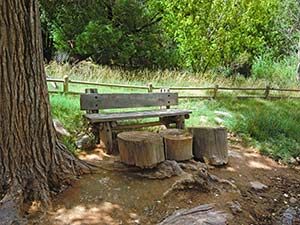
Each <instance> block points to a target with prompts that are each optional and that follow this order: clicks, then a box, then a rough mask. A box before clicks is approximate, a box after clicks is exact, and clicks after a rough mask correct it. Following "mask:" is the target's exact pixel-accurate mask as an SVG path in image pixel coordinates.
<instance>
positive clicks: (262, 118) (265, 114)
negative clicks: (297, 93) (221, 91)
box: [215, 99, 300, 160]
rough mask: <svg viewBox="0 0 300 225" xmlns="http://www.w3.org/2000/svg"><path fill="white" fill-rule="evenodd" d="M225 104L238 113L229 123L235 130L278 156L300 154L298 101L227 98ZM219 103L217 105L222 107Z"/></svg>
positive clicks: (221, 102) (268, 152) (263, 149)
mask: <svg viewBox="0 0 300 225" xmlns="http://www.w3.org/2000/svg"><path fill="white" fill-rule="evenodd" d="M220 105H221V107H222V106H223V107H226V108H227V110H229V111H231V112H233V113H234V115H235V117H234V120H232V121H230V122H229V123H227V125H228V126H229V127H230V129H231V130H232V131H234V132H235V133H238V134H240V135H241V136H242V137H244V139H245V140H247V141H248V142H250V143H252V144H255V145H257V146H258V147H259V148H260V150H261V151H262V152H263V153H265V154H267V155H270V156H272V157H273V158H275V159H284V160H288V159H289V158H290V157H291V156H293V157H297V156H299V155H300V144H299V143H300V136H299V132H298V131H299V129H300V124H299V123H298V121H299V119H300V114H299V113H298V112H299V110H300V103H299V102H298V101H292V100H287V101H275V102H270V101H264V100H245V101H239V100H234V99H232V100H224V101H220ZM220 105H219V106H215V107H220Z"/></svg>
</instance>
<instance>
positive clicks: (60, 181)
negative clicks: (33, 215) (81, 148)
mask: <svg viewBox="0 0 300 225" xmlns="http://www.w3.org/2000/svg"><path fill="white" fill-rule="evenodd" d="M43 169H44V168H42V167H40V165H39V164H38V163H37V164H36V165H33V167H32V168H28V170H27V171H22V173H21V171H19V173H17V174H13V173H12V175H13V176H11V177H9V179H8V180H5V179H1V180H0V187H1V188H0V190H1V193H2V196H1V195H0V196H1V197H2V198H1V201H0V225H2V224H3V225H4V224H5V225H6V224H23V223H25V219H24V217H23V215H24V213H26V211H27V210H28V208H29V207H30V206H31V204H32V202H33V201H36V202H39V203H40V204H38V205H39V206H40V209H39V210H44V209H51V207H52V205H51V197H52V195H53V194H55V193H59V192H60V191H62V190H63V189H65V188H66V187H67V186H69V185H70V184H71V181H72V180H74V179H76V178H77V177H78V176H80V175H82V174H85V173H91V172H93V171H96V170H97V167H96V166H95V165H93V164H91V163H88V162H85V161H82V160H79V159H78V158H76V157H75V156H74V155H72V154H71V153H70V152H69V151H68V150H67V149H66V148H65V146H63V145H62V144H61V143H59V142H56V151H55V154H53V155H52V161H51V163H50V166H49V170H48V171H44V170H43ZM0 176H1V178H3V177H4V176H2V175H1V174H0ZM26 206H27V207H26Z"/></svg>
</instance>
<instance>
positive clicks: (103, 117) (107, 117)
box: [84, 109, 192, 123]
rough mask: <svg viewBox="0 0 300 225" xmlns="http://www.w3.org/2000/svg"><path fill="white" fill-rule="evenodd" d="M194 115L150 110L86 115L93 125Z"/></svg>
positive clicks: (175, 110)
mask: <svg viewBox="0 0 300 225" xmlns="http://www.w3.org/2000/svg"><path fill="white" fill-rule="evenodd" d="M190 113H192V111H190V110H183V109H163V110H148V111H139V112H121V113H109V114H97V113H94V114H85V115H84V116H85V118H87V119H88V120H89V121H90V122H92V123H99V122H107V121H117V120H128V119H142V118H151V117H168V116H180V115H183V116H184V115H187V114H190Z"/></svg>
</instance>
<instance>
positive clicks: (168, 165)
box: [136, 160, 184, 179]
mask: <svg viewBox="0 0 300 225" xmlns="http://www.w3.org/2000/svg"><path fill="white" fill-rule="evenodd" d="M182 173H184V171H183V170H182V169H181V167H180V166H179V164H178V163H177V162H176V161H173V160H165V161H164V162H162V163H160V164H158V165H157V167H156V168H154V169H150V170H144V171H141V172H138V173H136V175H137V176H139V177H143V178H148V179H165V178H170V177H172V176H180V175H181V174H182Z"/></svg>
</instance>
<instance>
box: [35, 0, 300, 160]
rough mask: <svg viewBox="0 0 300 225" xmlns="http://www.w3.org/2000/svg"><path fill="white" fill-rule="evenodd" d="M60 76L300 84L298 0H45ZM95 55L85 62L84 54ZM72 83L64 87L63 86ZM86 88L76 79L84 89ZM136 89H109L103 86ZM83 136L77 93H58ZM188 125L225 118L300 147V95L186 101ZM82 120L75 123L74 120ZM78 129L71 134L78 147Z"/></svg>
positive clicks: (47, 39) (291, 148) (243, 132)
mask: <svg viewBox="0 0 300 225" xmlns="http://www.w3.org/2000/svg"><path fill="white" fill-rule="evenodd" d="M40 6H41V12H42V13H41V18H42V29H43V30H42V31H43V32H42V33H43V39H44V55H45V58H46V60H47V61H48V62H50V61H51V60H53V59H55V60H56V61H57V62H58V63H54V62H51V63H49V64H48V65H47V68H46V70H47V74H48V75H49V76H50V77H63V76H64V75H69V77H70V78H71V79H79V80H89V81H101V82H112V83H113V82H120V83H128V84H147V83H150V82H151V83H153V84H155V85H163V86H175V85H177V86H197V85H199V86H213V85H216V84H218V85H223V86H235V87H240V86H247V87H249V86H250V87H251V86H255V87H265V86H266V85H271V86H273V87H274V86H275V87H290V88H291V87H294V88H299V83H298V82H297V81H296V77H295V71H296V68H297V63H298V61H299V59H298V58H297V51H298V49H299V46H298V43H299V38H300V2H299V1H298V0H282V1H280V0H264V1H255V0H250V1H249V0H226V1H224V0H190V1H186V0H178V1H171V0H160V1H156V0H147V1H145V0H101V1H100V0H84V1H75V0H61V1H49V0H40ZM82 60H85V61H84V62H82V63H78V62H80V61H82ZM60 88H62V87H60ZM84 88H86V87H83V86H80V85H77V86H76V85H74V86H73V90H74V91H83V89H84ZM114 91H115V92H126V91H128V92H133V91H136V90H130V89H109V88H102V89H101V90H100V92H114ZM51 104H52V113H53V115H54V117H56V118H59V120H61V122H62V123H63V124H65V125H66V127H67V128H68V129H69V130H70V132H72V134H73V135H75V134H77V133H79V132H81V131H82V130H83V129H85V127H86V126H84V124H83V121H82V120H81V119H80V118H81V115H82V112H80V111H79V110H78V109H79V99H78V98H77V97H71V96H63V95H52V96H51ZM180 107H183V108H189V109H191V110H193V116H192V117H191V119H190V120H189V121H188V125H199V124H202V123H203V122H201V121H200V117H201V116H205V117H207V122H206V125H216V122H215V120H214V118H215V117H216V115H215V113H214V111H216V110H219V111H225V112H229V113H230V114H231V115H232V117H225V118H223V120H224V125H225V126H226V127H228V129H229V130H230V131H232V132H234V133H236V134H239V135H240V136H241V137H243V139H244V141H245V143H249V144H253V145H256V146H258V147H259V148H260V149H261V151H262V152H264V153H265V154H268V155H271V156H273V157H274V158H276V159H284V160H289V159H290V158H291V157H298V156H300V144H299V143H300V142H299V141H300V139H299V137H300V135H299V128H300V127H299V119H300V117H299V113H298V112H299V109H300V103H299V102H297V100H282V101H265V100H258V99H252V100H244V101H238V100H236V99H231V100H230V99H222V100H221V99H220V100H214V101H200V100H189V101H187V100H181V101H180ZM74 121H75V122H74ZM73 141H74V140H72V138H70V139H69V140H66V143H67V144H69V147H70V148H73V145H72V142H73Z"/></svg>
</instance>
